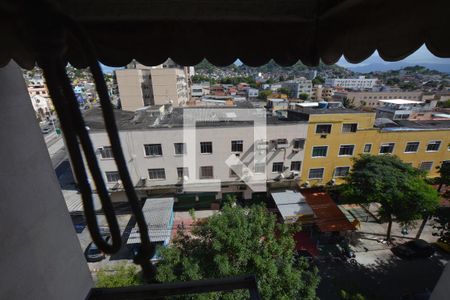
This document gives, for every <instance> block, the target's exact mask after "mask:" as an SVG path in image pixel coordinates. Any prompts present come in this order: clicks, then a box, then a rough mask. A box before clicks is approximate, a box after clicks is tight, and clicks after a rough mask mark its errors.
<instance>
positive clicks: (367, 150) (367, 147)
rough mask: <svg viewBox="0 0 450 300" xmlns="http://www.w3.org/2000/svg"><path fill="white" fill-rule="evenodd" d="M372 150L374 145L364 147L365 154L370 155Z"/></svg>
mask: <svg viewBox="0 0 450 300" xmlns="http://www.w3.org/2000/svg"><path fill="white" fill-rule="evenodd" d="M371 150H372V144H365V145H364V150H363V152H364V153H370V151H371Z"/></svg>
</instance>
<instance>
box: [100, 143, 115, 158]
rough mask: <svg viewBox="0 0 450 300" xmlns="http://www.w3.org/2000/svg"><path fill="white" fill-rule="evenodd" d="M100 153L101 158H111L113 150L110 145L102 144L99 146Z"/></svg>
mask: <svg viewBox="0 0 450 300" xmlns="http://www.w3.org/2000/svg"><path fill="white" fill-rule="evenodd" d="M100 155H101V156H102V158H113V157H114V155H113V152H112V148H111V146H104V147H102V148H100Z"/></svg>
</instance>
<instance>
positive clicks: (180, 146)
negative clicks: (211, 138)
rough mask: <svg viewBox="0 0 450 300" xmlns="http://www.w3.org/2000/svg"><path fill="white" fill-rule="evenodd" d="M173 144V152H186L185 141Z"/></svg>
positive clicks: (178, 153)
mask: <svg viewBox="0 0 450 300" xmlns="http://www.w3.org/2000/svg"><path fill="white" fill-rule="evenodd" d="M173 146H174V147H175V154H177V155H182V154H186V153H187V151H186V144H185V143H175V144H173Z"/></svg>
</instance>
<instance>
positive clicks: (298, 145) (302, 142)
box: [294, 139, 305, 149]
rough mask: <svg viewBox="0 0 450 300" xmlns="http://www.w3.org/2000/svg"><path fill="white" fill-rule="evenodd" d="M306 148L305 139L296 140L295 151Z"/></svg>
mask: <svg viewBox="0 0 450 300" xmlns="http://www.w3.org/2000/svg"><path fill="white" fill-rule="evenodd" d="M304 146H305V139H295V140H294V149H303V147H304Z"/></svg>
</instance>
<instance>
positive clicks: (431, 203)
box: [344, 155, 439, 241]
mask: <svg viewBox="0 0 450 300" xmlns="http://www.w3.org/2000/svg"><path fill="white" fill-rule="evenodd" d="M346 180H347V183H348V185H347V189H346V190H345V192H344V194H345V196H346V198H347V199H348V200H351V201H352V202H356V203H370V202H379V203H380V204H381V208H380V210H379V211H378V213H379V215H380V216H381V218H382V219H383V220H386V221H387V222H388V228H387V233H386V239H387V240H388V241H390V238H391V228H392V221H393V218H394V217H395V218H396V219H397V221H398V222H399V223H400V224H403V225H410V224H411V222H412V221H414V220H418V219H420V218H423V217H425V216H428V215H429V214H430V213H432V212H433V211H434V210H435V209H436V208H437V206H438V205H439V196H438V194H437V192H436V190H434V189H433V188H432V187H431V186H430V185H429V184H427V183H426V182H425V179H424V177H423V174H422V173H421V172H420V171H419V170H417V169H415V168H413V167H411V166H410V165H408V164H405V163H404V162H402V161H401V160H400V159H399V158H398V157H396V156H391V155H362V156H360V157H359V158H356V159H355V160H354V165H353V169H352V171H351V172H350V175H349V176H348V177H347V178H346Z"/></svg>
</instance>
